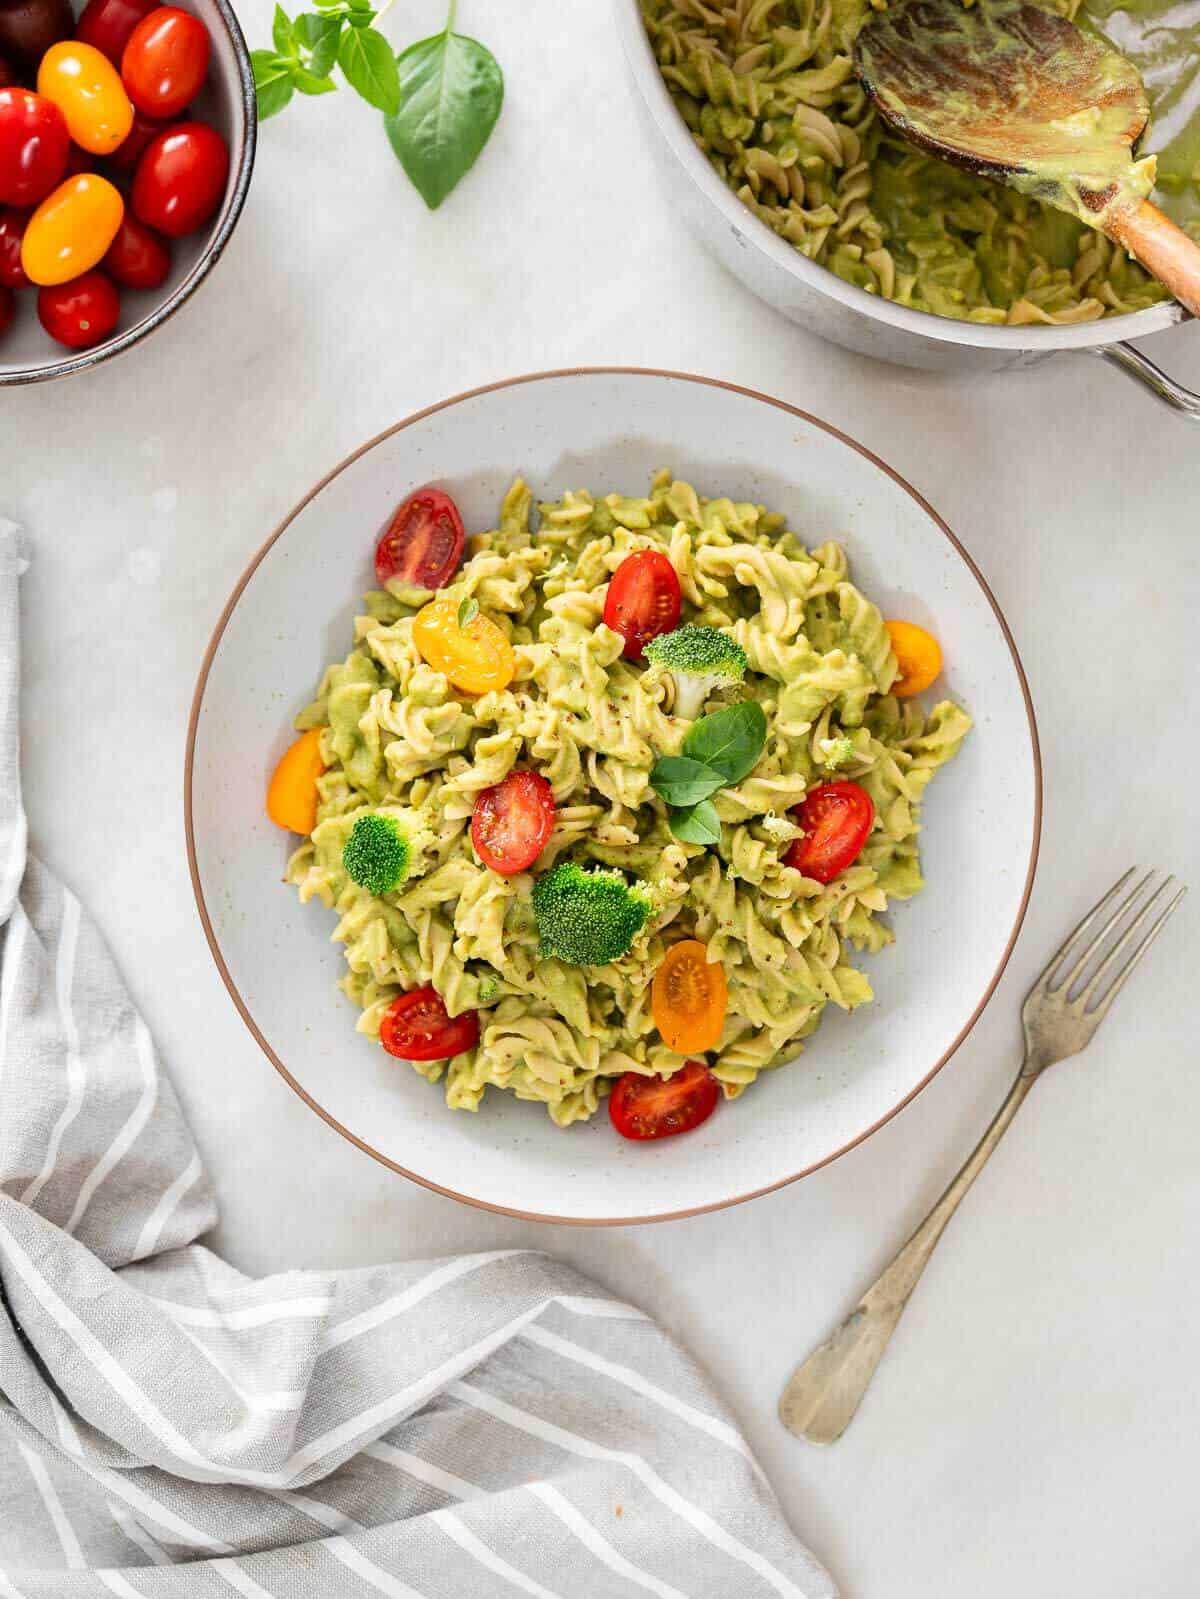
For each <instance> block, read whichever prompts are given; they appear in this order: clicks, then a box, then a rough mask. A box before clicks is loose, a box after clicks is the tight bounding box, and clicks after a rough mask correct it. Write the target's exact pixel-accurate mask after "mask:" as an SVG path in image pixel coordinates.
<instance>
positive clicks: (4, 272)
mask: <svg viewBox="0 0 1200 1599" xmlns="http://www.w3.org/2000/svg"><path fill="white" fill-rule="evenodd" d="M29 217H30V213H29V212H28V211H20V210H18V209H17V208H16V207H15V206H14V207H12V208H11V209H10V210H8V211H0V288H5V289H27V288H28V287H29V279H28V277H27V276H26V275H25V268H24V267H23V266H22V265H21V240H22V239H23V238H24V237H25V225H26V223H27V222H28V221H29Z"/></svg>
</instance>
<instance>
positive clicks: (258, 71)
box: [250, 50, 294, 122]
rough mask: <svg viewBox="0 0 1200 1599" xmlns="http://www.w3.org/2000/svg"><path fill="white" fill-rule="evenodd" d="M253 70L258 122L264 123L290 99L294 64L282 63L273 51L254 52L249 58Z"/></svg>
mask: <svg viewBox="0 0 1200 1599" xmlns="http://www.w3.org/2000/svg"><path fill="white" fill-rule="evenodd" d="M250 65H251V66H252V67H253V69H254V93H255V99H256V100H257V102H258V120H259V121H260V122H265V121H266V120H267V118H268V117H273V116H275V114H276V113H277V112H279V111H282V110H283V108H284V106H285V105H287V103H288V101H289V100H290V99H291V98H292V68H293V65H294V63H293V62H290V61H284V60H282V59H281V58H280V57H279V56H277V55H276V54H275V52H274V51H273V50H255V51H253V52H252V53H251V56H250Z"/></svg>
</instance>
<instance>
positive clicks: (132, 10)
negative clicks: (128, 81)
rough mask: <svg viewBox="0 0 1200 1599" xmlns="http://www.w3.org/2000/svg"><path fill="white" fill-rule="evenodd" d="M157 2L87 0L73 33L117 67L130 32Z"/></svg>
mask: <svg viewBox="0 0 1200 1599" xmlns="http://www.w3.org/2000/svg"><path fill="white" fill-rule="evenodd" d="M157 5H158V0H88V3H87V5H85V6H84V8H83V10H82V12H81V13H80V16H79V22H78V25H77V26H76V29H75V37H76V38H77V39H82V40H83V42H84V44H90V45H92V46H93V47H94V48H95V49H97V50H99V51H100V53H101V55H106V56H107V57H108V59H109V60H110V61H111V62H112V64H113V66H114V67H119V66H120V65H121V56H122V53H123V52H124V49H125V46H126V45H127V44H128V43H129V35H130V34H131V33H132V32H133V30H134V29H135V28H136V27H137V25H138V23H139V22H140V21H141V20H142V18H143V17H144V16H146V15H148V13H149V12H151V11H153V10H154V9H155V7H156V6H157Z"/></svg>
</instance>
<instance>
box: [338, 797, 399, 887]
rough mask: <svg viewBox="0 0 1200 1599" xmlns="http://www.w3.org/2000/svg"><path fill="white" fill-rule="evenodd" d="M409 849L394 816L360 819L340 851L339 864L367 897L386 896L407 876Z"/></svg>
mask: <svg viewBox="0 0 1200 1599" xmlns="http://www.w3.org/2000/svg"><path fill="white" fill-rule="evenodd" d="M411 858H412V849H411V846H410V844H409V841H408V839H407V837H406V836H405V833H404V830H403V829H402V828H401V826H400V824H399V822H397V821H396V819H395V817H394V816H380V815H378V814H377V813H375V812H372V813H371V814H369V815H367V816H360V817H358V819H357V820H356V821H355V823H354V826H353V827H352V828H351V829H350V837H349V838H348V839H347V840H346V844H345V847H344V849H343V850H342V865H343V866H344V867H345V868H346V870H347V871H348V872H349V874H350V876H351V877H352V878H353V879H354V881H355V882H356V883H357V884H358V885H359V886H360V887H361V888H365V889H366V891H367V893H368V894H375V895H379V894H390V893H391V891H392V889H394V888H398V887H399V886H400V884H401V883H402V882H403V881H404V879H405V878H406V877H407V876H408V868H409V863H410V860H411Z"/></svg>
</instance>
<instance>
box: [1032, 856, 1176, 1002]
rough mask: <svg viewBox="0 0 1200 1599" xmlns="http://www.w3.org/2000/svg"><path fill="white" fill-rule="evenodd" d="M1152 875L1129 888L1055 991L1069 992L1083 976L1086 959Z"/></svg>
mask: <svg viewBox="0 0 1200 1599" xmlns="http://www.w3.org/2000/svg"><path fill="white" fill-rule="evenodd" d="M1153 876H1154V872H1153V869H1152V870H1150V871H1148V872H1147V873H1146V875H1145V877H1143V878H1142V880H1141V882H1140V883H1138V884H1137V885H1136V886H1135V887H1134V888H1131V889H1130V890H1129V892H1128V894H1126V896H1125V898H1124V899H1123V900H1122V901H1121V903H1120V904H1119V905H1118V906H1117V908H1116V910H1115V911H1113V913H1112V915H1111V916H1110V917H1109V918H1108V920H1107V921H1106V922H1105V923H1104V924H1103V926H1102V927H1101V928H1100V931H1099V932H1098V933H1096V934H1095V936H1094V937H1093V938H1092V940H1091V942H1090V943H1089V944H1088V946H1087V948H1086V949H1085V950H1084V951H1083V954H1082V955H1080V957H1079V959H1078V960H1077V961H1076V962H1075V964H1074V966H1072V967H1071V970H1070V971H1069V972H1068V973H1067V975H1066V976H1065V977H1064V978H1063V980H1062V982H1061V983H1059V984H1058V985H1057V987H1056V991H1061V992H1062V993H1064V994H1066V993H1069V992H1070V990H1071V989H1072V988H1073V987H1074V985H1075V984H1076V983H1077V982H1078V981H1079V979H1080V978H1081V977H1082V976H1083V974H1084V972H1085V970H1086V969H1087V963H1088V961H1090V960H1091V958H1092V956H1093V955H1094V954H1095V953H1096V951H1097V950H1098V949H1099V948H1100V946H1101V944H1103V942H1104V940H1105V939H1106V938H1107V937H1108V935H1109V934H1110V933H1111V932H1112V930H1113V928H1114V927H1116V925H1117V923H1118V922H1119V921H1120V920H1121V919H1122V917H1124V916H1127V915H1128V914H1129V912H1130V911H1131V910H1132V909H1133V907H1134V906H1135V905H1136V904H1137V901H1138V896H1139V895H1140V894H1141V893H1142V892H1143V890H1144V889H1145V887H1146V884H1147V883H1149V881H1150V879H1151V878H1152V877H1153Z"/></svg>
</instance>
